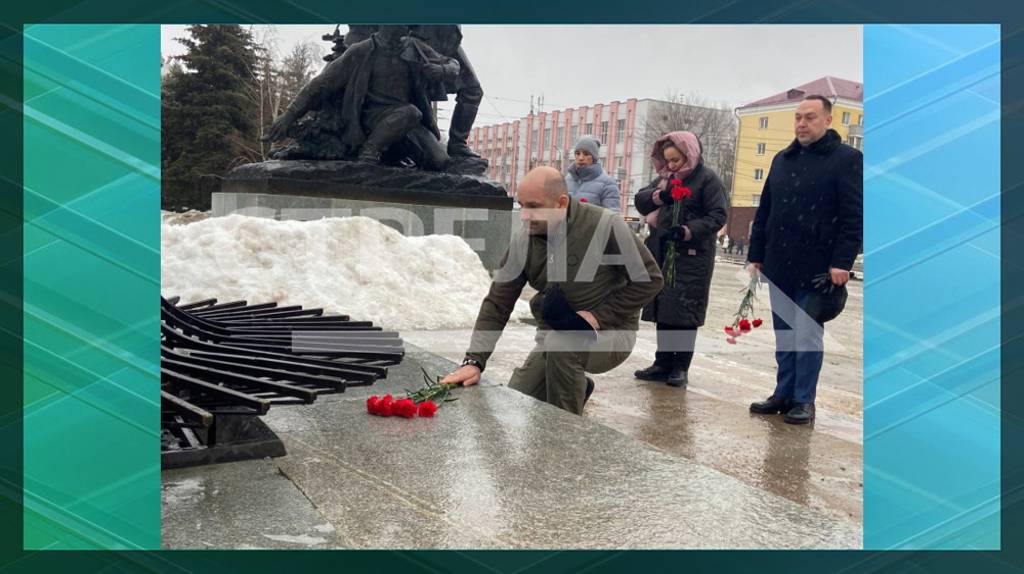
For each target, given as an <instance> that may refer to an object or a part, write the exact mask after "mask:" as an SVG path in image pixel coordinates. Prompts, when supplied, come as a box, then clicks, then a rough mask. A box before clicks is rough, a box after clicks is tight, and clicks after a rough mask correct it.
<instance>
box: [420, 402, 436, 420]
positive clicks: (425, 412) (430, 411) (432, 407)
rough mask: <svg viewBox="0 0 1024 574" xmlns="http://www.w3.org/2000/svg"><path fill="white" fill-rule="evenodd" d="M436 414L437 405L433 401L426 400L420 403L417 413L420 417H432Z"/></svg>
mask: <svg viewBox="0 0 1024 574" xmlns="http://www.w3.org/2000/svg"><path fill="white" fill-rule="evenodd" d="M436 412H437V404H435V403H434V401H431V400H426V401H423V402H422V403H420V407H419V413H420V416H421V417H432V416H434V413H436Z"/></svg>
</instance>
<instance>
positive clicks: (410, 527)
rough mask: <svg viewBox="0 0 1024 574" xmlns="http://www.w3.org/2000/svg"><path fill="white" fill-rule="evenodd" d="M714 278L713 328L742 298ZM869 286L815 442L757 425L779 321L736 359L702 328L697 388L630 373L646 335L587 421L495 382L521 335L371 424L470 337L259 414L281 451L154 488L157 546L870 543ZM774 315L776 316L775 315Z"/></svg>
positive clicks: (525, 336)
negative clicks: (452, 397) (373, 403)
mask: <svg viewBox="0 0 1024 574" xmlns="http://www.w3.org/2000/svg"><path fill="white" fill-rule="evenodd" d="M737 269H738V267H735V266H731V265H719V268H718V272H716V276H715V282H714V287H713V289H714V292H713V294H712V302H711V306H710V309H709V320H708V324H709V325H719V324H721V325H724V324H725V323H727V322H729V321H730V319H731V317H730V315H731V313H732V312H734V310H735V306H736V305H737V304H738V302H739V295H738V293H737V289H738V287H737V286H738V285H740V283H739V279H737V278H736V277H734V273H735V270H737ZM861 301H862V297H861V295H860V284H853V285H852V287H851V293H850V301H849V303H848V307H847V311H846V312H845V313H844V315H843V316H841V317H840V318H839V319H838V320H836V321H835V322H833V323H830V324H829V327H828V330H827V332H828V339H827V340H826V359H825V367H824V369H823V374H822V383H821V385H820V386H819V391H818V403H817V406H818V421H817V422H816V424H815V426H814V428H810V427H794V426H790V425H785V424H783V423H782V421H781V418H780V417H778V416H774V417H757V416H752V415H750V414H749V413H748V412H747V404H748V403H749V402H751V401H753V400H759V399H763V398H764V397H766V396H768V395H769V394H770V393H771V389H772V387H773V385H774V357H773V355H772V344H773V340H772V337H771V330H770V324H769V325H766V326H765V327H762V328H761V329H759V330H757V331H755V333H754V334H752V335H750V336H748V337H745V338H742V339H741V343H740V345H736V346H729V345H726V344H725V341H724V336H720V335H719V333H721V327H720V326H719V327H717V328H715V329H711V328H710V327H709V328H708V329H707V330H703V331H701V335H700V337H699V339H698V343H697V356H696V357H695V359H694V362H693V366H692V367H691V371H690V381H691V383H690V387H689V388H688V389H686V390H680V389H674V388H670V387H667V386H665V385H663V384H657V383H645V382H640V381H636V380H634V379H633V378H632V372H633V370H634V369H636V368H640V367H643V366H646V365H647V364H648V363H649V362H650V361H651V360H652V359H653V352H654V339H653V330H650V329H648V328H646V327H645V328H644V330H643V332H642V336H641V338H640V341H639V342H638V345H637V348H636V350H635V351H634V353H633V355H632V356H631V357H630V359H629V360H628V361H627V362H626V364H624V365H622V366H620V367H619V368H617V369H615V370H613V371H612V372H610V373H607V374H604V375H599V376H597V377H595V378H596V379H597V390H596V392H595V394H594V396H593V398H592V399H591V401H590V403H588V405H587V407H586V411H585V413H584V416H583V417H578V416H575V415H571V414H569V413H566V412H563V411H560V410H558V409H555V408H554V407H551V406H549V405H546V404H544V403H541V402H538V401H535V400H533V399H531V398H529V397H526V396H525V395H522V394H520V393H517V392H515V391H512V390H510V389H508V388H506V387H504V386H501V385H500V384H498V382H500V383H504V382H506V381H507V377H508V375H509V374H510V373H511V369H512V368H514V367H515V366H518V364H519V363H520V362H521V361H522V359H523V357H524V356H525V351H526V350H528V349H529V348H530V343H532V337H533V330H532V328H529V327H527V326H524V325H518V326H515V327H514V328H511V329H510V330H509V332H508V333H507V334H506V336H505V337H504V338H503V340H502V342H501V345H500V346H499V350H498V352H497V353H496V354H495V355H494V357H493V358H492V360H491V362H490V364H489V366H488V370H487V372H486V378H487V383H486V384H484V385H481V386H479V387H475V388H469V389H461V390H459V391H457V392H458V395H459V397H460V400H458V401H456V402H454V403H450V404H447V405H445V406H444V407H443V408H442V409H441V411H440V412H439V413H438V416H437V417H436V418H434V419H419V418H417V419H412V420H405V419H395V418H388V419H384V418H379V417H372V416H369V415H367V414H366V412H365V398H366V397H367V396H369V395H370V394H381V393H383V392H392V393H396V394H397V393H400V392H402V390H403V389H404V388H415V387H418V386H419V384H420V380H421V376H420V373H419V367H420V365H423V366H425V367H426V368H427V369H428V370H429V371H430V372H432V373H438V374H441V373H445V372H447V371H448V370H450V369H452V368H453V367H454V364H453V363H451V362H450V361H446V360H445V359H443V358H442V357H440V356H439V355H445V356H447V357H449V358H450V359H459V358H461V351H458V350H456V349H457V348H459V347H461V346H462V345H464V344H465V343H464V342H463V341H461V340H460V337H466V338H467V339H468V334H459V333H436V332H435V333H403V335H404V336H406V338H407V341H409V342H410V343H414V344H417V345H421V346H424V347H426V348H427V349H428V350H429V351H431V352H430V353H427V352H423V351H421V350H419V349H417V348H416V347H410V353H409V355H408V356H407V359H406V361H405V362H403V363H402V364H401V365H399V366H397V367H392V369H391V373H390V375H389V378H388V380H386V381H381V382H378V383H377V384H376V385H374V386H373V387H371V388H356V389H350V390H349V392H347V393H345V394H342V395H332V396H325V397H322V398H320V399H319V400H318V401H317V402H316V403H314V404H313V405H309V406H288V407H284V406H282V407H274V408H272V409H271V411H270V413H269V414H268V415H267V416H266V417H264V420H265V421H266V422H267V424H268V425H269V426H270V427H271V428H272V429H273V430H274V431H275V432H277V433H278V434H279V436H280V437H281V439H282V440H283V441H284V444H285V446H286V448H287V449H288V453H289V454H288V455H287V456H285V457H281V458H277V459H273V460H261V461H247V462H239V463H228V464H221V465H211V466H206V467H198V468H189V469H178V470H173V471H166V472H164V473H163V477H162V478H163V513H162V518H163V532H164V537H163V545H164V547H165V548H391V549H394V548H858V547H860V546H861V536H862V534H861V531H862V524H861V522H862V514H861V500H862V485H861V480H862V447H861V415H860V412H861V408H862V404H861V382H860V381H861V379H862V367H861V360H860V348H861V342H860V341H861V339H860V337H861V328H860V324H861V314H860V308H861V306H860V302H861ZM768 315H769V313H768V312H767V310H766V311H765V319H768V318H769V317H768Z"/></svg>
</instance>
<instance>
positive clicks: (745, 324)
mask: <svg viewBox="0 0 1024 574" xmlns="http://www.w3.org/2000/svg"><path fill="white" fill-rule="evenodd" d="M740 331H742V332H744V333H747V332H749V331H750V321H748V320H746V319H741V320H740Z"/></svg>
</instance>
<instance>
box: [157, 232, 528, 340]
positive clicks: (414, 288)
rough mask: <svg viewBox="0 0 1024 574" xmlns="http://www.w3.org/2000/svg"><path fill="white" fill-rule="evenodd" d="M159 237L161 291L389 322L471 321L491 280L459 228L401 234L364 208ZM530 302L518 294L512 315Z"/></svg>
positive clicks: (439, 324) (400, 325) (458, 324)
mask: <svg viewBox="0 0 1024 574" xmlns="http://www.w3.org/2000/svg"><path fill="white" fill-rule="evenodd" d="M160 245H161V250H162V254H161V264H160V267H161V274H162V279H161V283H162V284H161V291H162V292H163V294H164V295H165V296H172V295H178V296H180V297H181V301H182V302H183V303H187V302H190V301H195V300H198V299H205V298H209V297H216V298H217V299H219V300H220V301H221V302H224V301H229V300H237V299H245V300H247V301H249V302H250V303H260V302H268V301H277V302H278V303H279V304H282V305H302V306H304V307H307V308H309V307H322V308H324V310H326V311H328V312H337V313H344V314H347V315H350V316H352V318H353V319H357V320H368V321H373V322H374V323H375V324H379V325H380V326H382V327H384V328H387V329H399V330H402V329H405V330H408V329H454V328H466V327H472V326H473V321H474V320H475V319H476V314H477V311H478V310H479V309H480V301H481V300H482V299H483V297H484V295H486V294H487V290H488V287H489V285H490V281H491V279H490V275H489V274H488V273H487V271H486V270H485V269H484V266H483V264H482V263H481V262H480V258H479V257H477V255H476V253H474V252H473V250H472V249H470V247H469V245H468V244H466V242H465V241H464V240H463V239H462V238H459V237H456V236H454V235H429V236H425V237H404V236H403V235H402V234H400V233H399V232H397V231H395V230H394V229H391V228H390V227H387V226H386V225H383V224H381V223H378V222H377V221H375V220H373V219H370V218H367V217H346V218H328V219H321V220H319V221H275V220H271V219H262V218H254V217H246V216H242V215H230V216H227V217H214V218H209V219H205V220H202V221H196V222H195V223H189V224H185V225H170V224H169V223H168V222H167V221H165V222H164V223H163V225H162V226H161V240H160ZM528 312H529V306H528V305H527V304H526V302H525V301H520V302H519V303H518V304H517V310H516V312H515V313H514V314H513V318H516V317H519V316H523V315H524V314H526V313H528Z"/></svg>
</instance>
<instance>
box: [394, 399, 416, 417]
mask: <svg viewBox="0 0 1024 574" xmlns="http://www.w3.org/2000/svg"><path fill="white" fill-rule="evenodd" d="M391 412H392V413H393V414H394V415H395V416H396V417H403V418H407V419H411V418H412V417H414V416H416V403H414V402H412V399H398V400H397V401H395V404H394V405H392V406H391Z"/></svg>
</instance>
